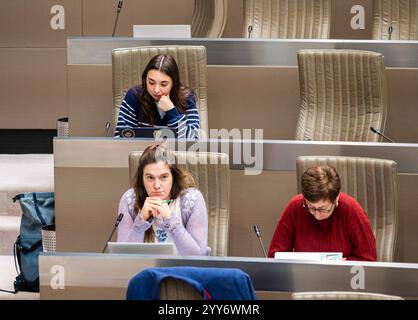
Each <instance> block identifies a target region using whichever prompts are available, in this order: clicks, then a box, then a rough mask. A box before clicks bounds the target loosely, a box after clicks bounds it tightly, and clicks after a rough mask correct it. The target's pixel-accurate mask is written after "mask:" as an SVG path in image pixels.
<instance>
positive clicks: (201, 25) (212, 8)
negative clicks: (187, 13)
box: [192, 0, 228, 38]
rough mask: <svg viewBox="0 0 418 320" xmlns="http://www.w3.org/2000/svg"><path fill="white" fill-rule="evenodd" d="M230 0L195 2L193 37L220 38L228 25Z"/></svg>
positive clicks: (199, 0) (202, 0) (198, 0)
mask: <svg viewBox="0 0 418 320" xmlns="http://www.w3.org/2000/svg"><path fill="white" fill-rule="evenodd" d="M227 13H228V0H195V2H194V11H193V19H192V37H194V38H220V37H221V36H222V34H223V32H224V29H225V25H226V17H227Z"/></svg>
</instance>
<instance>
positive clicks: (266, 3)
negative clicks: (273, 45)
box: [242, 0, 331, 39]
mask: <svg viewBox="0 0 418 320" xmlns="http://www.w3.org/2000/svg"><path fill="white" fill-rule="evenodd" d="M330 18H331V0H244V25H243V29H242V37H243V38H284V39H328V38H329V30H330Z"/></svg>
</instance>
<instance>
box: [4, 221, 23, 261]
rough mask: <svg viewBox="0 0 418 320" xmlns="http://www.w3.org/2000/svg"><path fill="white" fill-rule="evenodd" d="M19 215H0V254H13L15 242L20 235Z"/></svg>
mask: <svg viewBox="0 0 418 320" xmlns="http://www.w3.org/2000/svg"><path fill="white" fill-rule="evenodd" d="M19 229H20V217H19V216H0V255H2V256H4V255H6V256H9V255H13V244H14V243H15V241H16V238H17V236H18V235H19Z"/></svg>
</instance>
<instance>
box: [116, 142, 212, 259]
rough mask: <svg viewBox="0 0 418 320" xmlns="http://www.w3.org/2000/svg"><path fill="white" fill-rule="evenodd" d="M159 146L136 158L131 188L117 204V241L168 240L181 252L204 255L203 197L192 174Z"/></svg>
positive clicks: (205, 221) (207, 251)
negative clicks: (180, 166) (136, 163)
mask: <svg viewBox="0 0 418 320" xmlns="http://www.w3.org/2000/svg"><path fill="white" fill-rule="evenodd" d="M175 162H176V157H175V156H174V154H173V153H171V152H169V151H168V150H167V149H166V148H164V147H163V146H160V145H153V146H149V147H147V148H146V149H145V151H144V153H143V154H142V156H141V158H140V159H139V166H138V170H137V172H136V176H135V179H134V186H133V188H131V189H129V190H128V191H126V192H125V193H124V194H123V196H122V198H121V200H120V203H119V211H118V212H119V213H123V214H124V216H123V219H122V221H121V222H120V224H119V226H118V241H119V242H172V243H174V246H175V247H176V249H177V252H178V253H179V254H181V255H208V254H209V253H210V248H209V247H207V241H208V218H207V210H206V205H205V200H204V199H203V196H202V194H201V193H200V191H198V190H197V189H195V188H194V186H195V184H194V180H193V177H192V176H191V175H190V174H189V173H188V172H186V171H183V170H181V169H180V168H179V167H178V165H177V164H176V163H175Z"/></svg>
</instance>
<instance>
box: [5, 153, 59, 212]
mask: <svg viewBox="0 0 418 320" xmlns="http://www.w3.org/2000/svg"><path fill="white" fill-rule="evenodd" d="M0 177H1V179H0V212H2V213H6V212H7V214H8V215H21V213H22V212H21V209H20V205H19V203H18V202H16V203H13V200H12V198H13V197H14V196H16V195H17V194H19V193H23V192H53V191H54V155H53V154H0Z"/></svg>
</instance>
